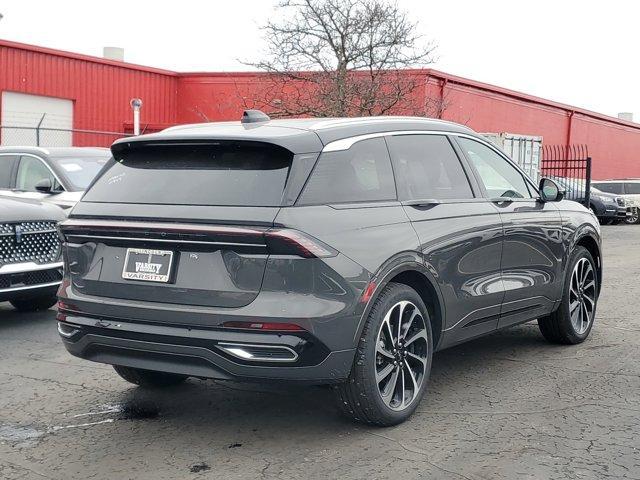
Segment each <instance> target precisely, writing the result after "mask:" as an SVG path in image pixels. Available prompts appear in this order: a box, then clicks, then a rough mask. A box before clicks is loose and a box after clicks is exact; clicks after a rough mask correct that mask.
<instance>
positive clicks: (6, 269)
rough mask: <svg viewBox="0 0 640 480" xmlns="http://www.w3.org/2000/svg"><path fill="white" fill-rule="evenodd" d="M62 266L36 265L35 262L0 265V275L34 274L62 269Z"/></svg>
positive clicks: (58, 263)
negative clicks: (40, 271)
mask: <svg viewBox="0 0 640 480" xmlns="http://www.w3.org/2000/svg"><path fill="white" fill-rule="evenodd" d="M62 265H63V262H55V263H43V264H38V263H35V262H23V263H10V264H8V265H2V266H1V267H0V275H4V274H6V273H25V272H35V271H39V270H49V269H54V268H62Z"/></svg>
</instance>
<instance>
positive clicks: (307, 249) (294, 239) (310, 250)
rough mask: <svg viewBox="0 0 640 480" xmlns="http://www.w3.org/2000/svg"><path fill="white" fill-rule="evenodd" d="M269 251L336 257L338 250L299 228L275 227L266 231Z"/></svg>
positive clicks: (317, 256)
mask: <svg viewBox="0 0 640 480" xmlns="http://www.w3.org/2000/svg"><path fill="white" fill-rule="evenodd" d="M265 240H266V242H267V247H268V248H269V252H270V253H273V254H276V255H277V254H281V255H287V254H288V255H291V254H293V255H299V256H301V257H304V258H327V257H335V256H336V255H337V254H338V252H337V251H335V250H334V249H333V248H331V247H329V246H328V245H325V244H324V243H322V242H321V241H320V240H318V239H316V238H313V237H311V236H309V235H306V234H304V233H302V232H298V231H297V230H291V229H286V228H282V229H274V230H267V231H266V232H265Z"/></svg>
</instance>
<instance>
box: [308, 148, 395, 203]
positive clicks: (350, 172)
mask: <svg viewBox="0 0 640 480" xmlns="http://www.w3.org/2000/svg"><path fill="white" fill-rule="evenodd" d="M395 198H396V187H395V182H394V179H393V170H392V169H391V161H390V159H389V153H388V151H387V147H386V144H385V142H384V140H383V139H382V138H372V139H369V140H362V141H360V142H357V143H356V144H354V145H352V146H351V148H349V149H348V150H343V151H339V152H325V153H323V154H322V155H320V158H319V159H318V163H317V164H316V166H315V168H314V169H313V172H312V173H311V177H310V178H309V180H308V181H307V185H306V186H305V188H304V190H303V192H302V194H301V196H300V199H299V200H298V204H299V205H322V204H331V203H351V202H375V201H380V200H392V199H395Z"/></svg>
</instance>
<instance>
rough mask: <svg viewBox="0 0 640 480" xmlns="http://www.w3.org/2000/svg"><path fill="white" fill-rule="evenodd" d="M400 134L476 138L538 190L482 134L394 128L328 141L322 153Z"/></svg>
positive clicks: (347, 148) (524, 173)
mask: <svg viewBox="0 0 640 480" xmlns="http://www.w3.org/2000/svg"><path fill="white" fill-rule="evenodd" d="M445 123H446V122H445ZM398 135H443V136H454V137H464V138H469V139H471V140H475V141H476V142H478V143H481V144H483V145H485V146H487V147H489V148H490V149H491V150H493V151H494V152H496V153H497V154H498V155H500V156H501V157H502V158H504V159H505V160H507V161H508V162H509V163H510V164H511V165H512V166H514V167H515V168H516V169H517V170H518V171H519V172H520V173H521V174H522V175H523V176H524V178H525V179H526V181H527V182H528V183H529V185H530V186H531V187H533V189H534V192H537V191H538V187H537V186H536V185H535V184H534V182H533V181H532V180H531V179H530V178H529V175H528V174H527V173H526V172H525V171H524V170H523V169H522V167H520V165H518V164H517V163H516V162H514V161H513V160H512V159H511V158H509V157H508V156H507V155H506V154H505V153H504V152H502V151H501V150H500V149H499V148H497V147H496V146H495V145H493V144H492V143H491V142H489V141H487V140H485V139H483V138H482V137H481V136H476V135H470V134H467V133H461V132H449V131H446V130H396V131H393V130H392V131H386V132H377V133H367V134H364V135H356V136H354V137H347V138H342V139H340V140H335V141H333V142H330V143H327V144H326V145H325V146H324V148H323V149H322V153H325V152H340V151H343V150H349V149H350V148H351V147H352V146H353V145H354V144H355V143H357V142H360V141H362V140H368V139H370V138H378V137H394V136H398Z"/></svg>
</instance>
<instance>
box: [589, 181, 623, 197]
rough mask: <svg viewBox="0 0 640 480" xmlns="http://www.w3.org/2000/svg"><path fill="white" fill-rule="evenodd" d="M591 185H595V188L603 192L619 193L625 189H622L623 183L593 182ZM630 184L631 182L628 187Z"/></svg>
mask: <svg viewBox="0 0 640 480" xmlns="http://www.w3.org/2000/svg"><path fill="white" fill-rule="evenodd" d="M591 185H593V186H594V187H595V188H597V189H598V190H600V191H601V192H607V193H618V194H621V193H623V190H622V186H623V184H622V183H599V182H591ZM628 186H629V184H627V187H628ZM627 193H630V192H627Z"/></svg>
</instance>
